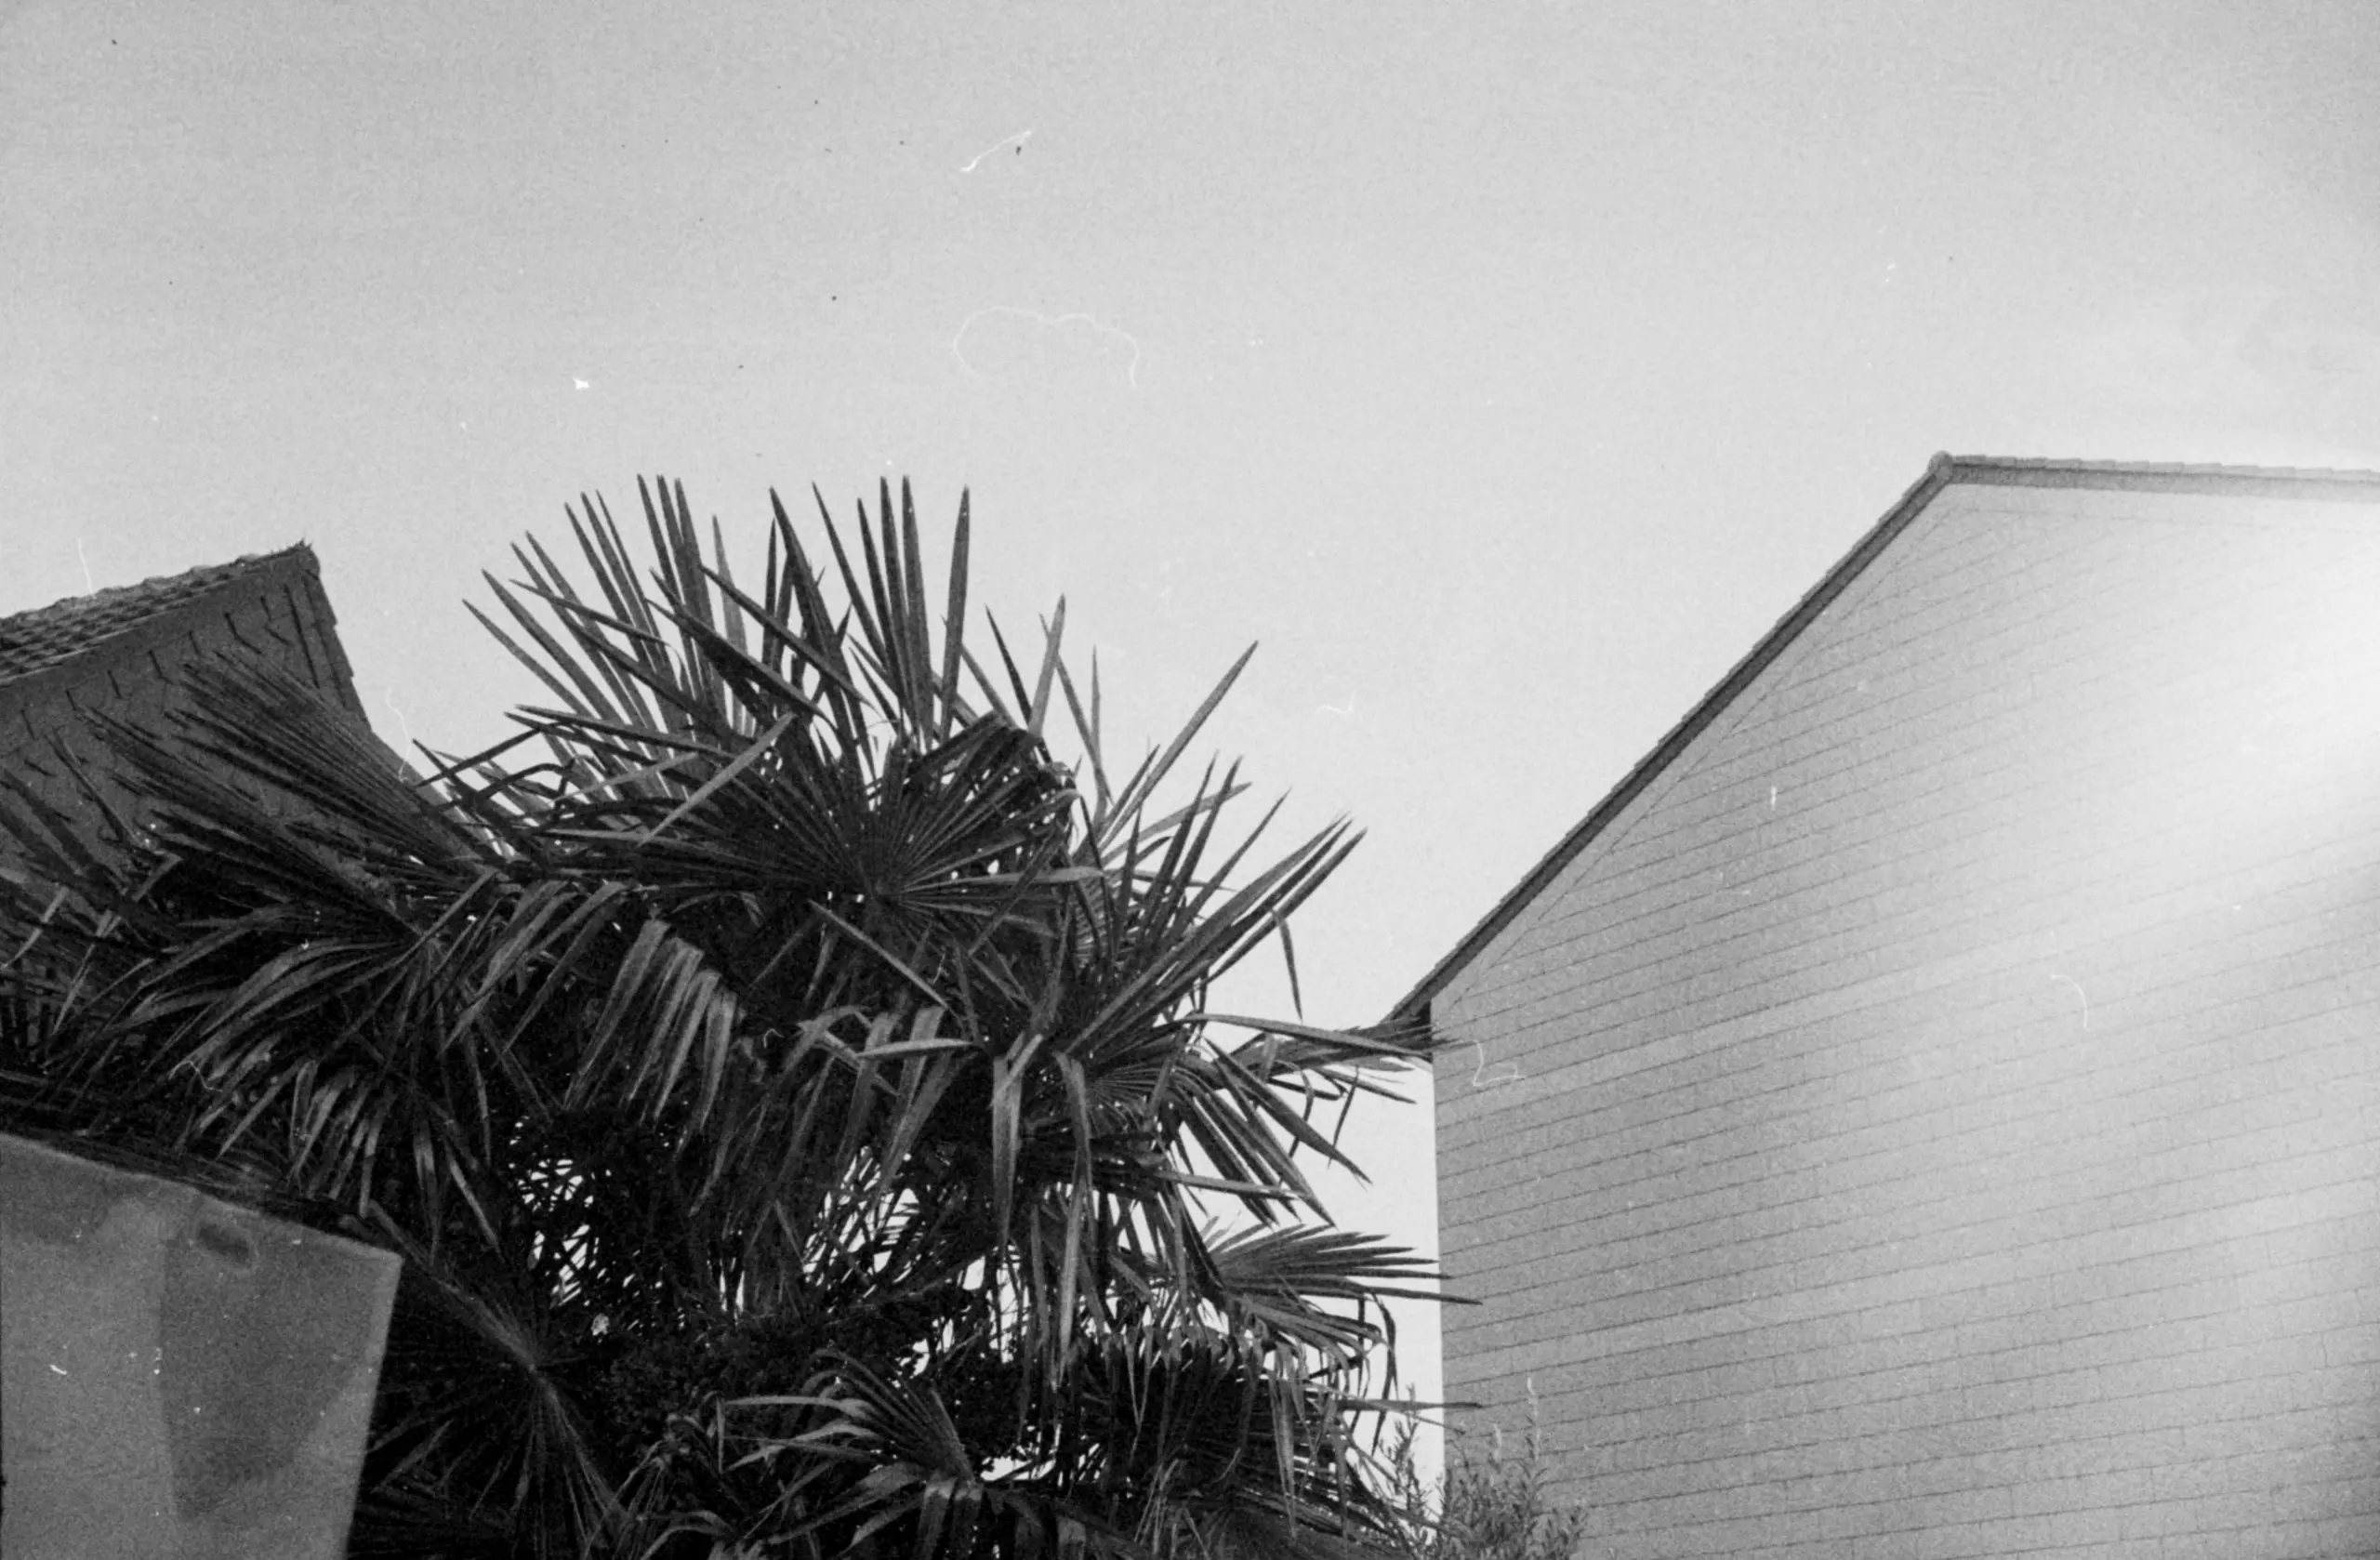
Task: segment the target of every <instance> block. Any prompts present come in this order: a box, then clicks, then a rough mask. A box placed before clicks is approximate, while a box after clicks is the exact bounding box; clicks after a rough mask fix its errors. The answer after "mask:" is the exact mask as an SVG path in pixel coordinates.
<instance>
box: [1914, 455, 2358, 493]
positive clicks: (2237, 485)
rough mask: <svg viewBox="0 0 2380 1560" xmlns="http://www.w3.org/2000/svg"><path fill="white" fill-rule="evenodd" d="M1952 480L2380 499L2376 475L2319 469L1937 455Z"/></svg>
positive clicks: (2132, 490) (1979, 483) (2131, 490)
mask: <svg viewBox="0 0 2380 1560" xmlns="http://www.w3.org/2000/svg"><path fill="white" fill-rule="evenodd" d="M1934 458H1935V460H1936V461H1937V463H1941V462H1948V463H1949V464H1950V466H1951V467H1952V468H1953V469H1955V472H1956V477H1955V480H1956V481H1959V482H1963V483H1975V484H1976V485H1977V486H1980V487H2071V488H2101V489H2109V490H2115V491H2121V492H2129V493H2196V494H2202V495H2205V496H2210V497H2220V498H2299V499H2305V500H2307V501H2309V502H2315V503H2320V502H2322V501H2324V500H2336V499H2342V498H2344V499H2350V500H2360V499H2371V498H2380V471H2356V470H2347V469H2341V468H2337V467H2317V466H2303V467H2300V466H2202V465H2161V464H2157V463H2155V462H2147V461H2127V460H2019V459H2014V458H2011V457H2008V456H1989V455H1950V456H1935V457H1934Z"/></svg>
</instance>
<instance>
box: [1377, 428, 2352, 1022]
mask: <svg viewBox="0 0 2380 1560" xmlns="http://www.w3.org/2000/svg"><path fill="white" fill-rule="evenodd" d="M1951 483H1976V484H1977V485H1980V486H1987V487H2069V488H2105V489H2118V490H2124V491H2131V492H2139V493H2197V494H2205V495H2209V496H2221V497H2241V498H2250V497H2254V498H2303V499H2312V500H2318V501H2319V500H2322V499H2340V498H2347V499H2380V471H2355V470H2343V469H2328V468H2294V467H2275V466H2201V465H2160V464H2154V463H2149V462H2134V461H2117V460H2041V459H2018V458H2012V457H2008V456H1979V455H1958V456H1954V455H1950V454H1937V455H1936V456H1934V458H1933V459H1932V460H1931V461H1929V462H1928V463H1927V465H1926V468H1925V474H1924V476H1923V477H1921V478H1919V479H1918V480H1917V482H1916V483H1914V484H1913V485H1912V486H1911V488H1910V489H1909V491H1908V492H1906V493H1904V494H1902V495H1901V496H1900V500H1899V502H1897V503H1896V504H1895V505H1894V506H1893V507H1892V508H1891V509H1887V510H1885V511H1884V518H1883V519H1881V520H1879V521H1877V522H1876V523H1875V524H1874V525H1872V526H1871V527H1870V528H1869V530H1868V534H1867V535H1864V536H1862V537H1860V538H1859V540H1858V543H1856V544H1855V545H1854V546H1853V547H1852V549H1851V550H1850V551H1849V552H1847V553H1845V554H1844V556H1843V559H1842V561H1841V562H1838V563H1836V564H1835V566H1834V567H1833V568H1831V569H1830V570H1828V571H1827V572H1826V574H1825V575H1824V576H1823V577H1821V578H1820V579H1819V581H1818V584H1817V585H1816V586H1815V587H1813V588H1811V590H1810V592H1809V594H1807V595H1805V596H1804V597H1803V598H1802V599H1801V600H1800V601H1799V602H1795V603H1794V605H1793V610H1792V611H1791V612H1789V613H1787V614H1786V615H1784V616H1783V617H1781V618H1779V619H1778V621H1777V626H1776V627H1775V628H1771V629H1770V630H1769V631H1768V632H1767V633H1766V634H1765V635H1764V636H1763V637H1762V639H1761V641H1760V642H1759V643H1757V644H1755V645H1753V646H1752V650H1751V652H1750V654H1746V655H1745V656H1744V658H1743V659H1742V660H1740V661H1738V662H1737V663H1736V664H1735V666H1734V668H1731V669H1730V670H1729V671H1728V673H1727V675H1726V677H1724V678H1722V679H1720V681H1719V684H1718V686H1717V687H1715V688H1713V689H1712V690H1711V692H1709V693H1708V694H1704V695H1703V696H1702V700H1701V702H1700V703H1699V704H1697V705H1696V706H1695V707H1693V708H1692V709H1690V710H1688V711H1687V712H1686V718H1685V719H1684V720H1682V721H1679V722H1678V723H1677V724H1676V725H1674V726H1673V727H1671V728H1670V732H1669V734H1668V735H1666V736H1664V737H1662V738H1661V740H1660V741H1659V743H1657V744H1656V745H1655V746H1654V747H1653V750H1652V751H1651V752H1649V753H1647V754H1646V755H1645V757H1644V758H1643V759H1641V760H1638V761H1637V763H1636V767H1634V768H1633V769H1632V770H1630V771H1629V772H1628V773H1627V774H1626V775H1625V776H1624V777H1622V778H1621V780H1620V784H1619V785H1617V786H1614V787H1612V788H1611V790H1610V792H1609V793H1608V794H1607V795H1606V796H1605V797H1604V799H1603V800H1601V801H1599V802H1597V803H1595V806H1594V810H1593V812H1591V813H1588V814H1587V815H1586V816H1585V817H1584V818H1583V819H1581V820H1580V822H1579V824H1578V826H1576V827H1575V828H1573V829H1571V830H1570V832H1569V833H1567V834H1566V835H1564V836H1563V837H1562V839H1561V840H1560V841H1559V842H1558V843H1556V844H1555V845H1554V849H1552V850H1551V851H1548V852H1547V853H1545V855H1544V857H1543V859H1541V860H1540V861H1539V862H1538V864H1537V865H1536V866H1532V867H1530V868H1529V870H1528V875H1527V877H1524V878H1523V879H1521V880H1520V881H1519V882H1518V883H1516V884H1514V886H1513V888H1512V890H1511V892H1507V893H1506V894H1505V895H1504V896H1503V898H1501V899H1500V900H1498V901H1497V902H1496V905H1495V907H1494V908H1493V909H1491V910H1489V911H1488V914H1487V915H1486V916H1485V917H1483V918H1482V919H1480V921H1479V924H1478V925H1476V926H1474V927H1473V928H1472V929H1471V930H1470V931H1469V932H1466V933H1464V934H1463V937H1462V940H1461V942H1459V943H1457V944H1456V945H1454V946H1453V947H1452V948H1451V949H1449V950H1448V953H1447V955H1446V957H1444V958H1441V959H1439V960H1438V961H1437V963H1435V964H1434V965H1432V966H1431V967H1430V972H1429V973H1428V974H1426V975H1423V976H1422V977H1421V981H1420V983H1419V984H1417V985H1415V986H1414V987H1413V989H1412V990H1411V991H1408V992H1407V993H1406V994H1405V996H1404V997H1403V998H1401V999H1399V1000H1398V1002H1397V1004H1396V1006H1395V1007H1394V1008H1392V1009H1390V1010H1389V1012H1388V1016H1387V1017H1386V1018H1384V1019H1382V1021H1381V1023H1380V1024H1379V1025H1375V1026H1374V1027H1375V1028H1376V1029H1377V1030H1378V1031H1380V1032H1382V1033H1398V1032H1409V1031H1411V1030H1412V1029H1413V1028H1414V1027H1415V1026H1417V1025H1427V1024H1428V1022H1429V1011H1428V1005H1429V1002H1430V999H1431V998H1434V997H1435V996H1436V995H1437V994H1438V992H1439V991H1440V990H1441V989H1443V988H1444V987H1445V985H1446V984H1447V982H1448V981H1450V980H1452V979H1453V978H1454V976H1455V972H1457V971H1459V970H1461V968H1462V967H1463V966H1464V965H1466V964H1468V963H1470V962H1471V960H1472V959H1473V958H1475V957H1476V956H1477V955H1478V954H1479V952H1480V951H1481V950H1482V949H1483V948H1485V947H1486V946H1487V945H1488V944H1489V943H1490V942H1492V941H1494V940H1495V938H1496V936H1497V934H1498V933H1500V932H1502V931H1503V930H1504V929H1505V928H1506V927H1508V926H1510V925H1511V924H1512V923H1513V921H1514V919H1516V918H1517V917H1518V916H1519V915H1520V913H1521V911H1522V910H1523V909H1524V908H1525V907H1526V906H1527V905H1528V903H1529V901H1531V900H1532V899H1534V898H1536V897H1537V894H1538V892H1539V891H1540V890H1541V889H1543V888H1544V887H1545V886H1546V884H1548V883H1549V882H1551V881H1552V880H1553V879H1554V877H1555V876H1556V875H1558V874H1559V873H1560V872H1561V871H1562V869H1563V868H1564V867H1566V866H1569V865H1570V863H1571V862H1572V861H1573V860H1575V859H1577V857H1578V855H1579V853H1580V852H1581V851H1583V850H1585V849H1586V848H1587V846H1588V845H1589V844H1590V843H1592V842H1593V839H1595V837H1596V836H1597V835H1599V834H1601V833H1602V832H1603V831H1604V828H1605V826H1607V825H1608V824H1609V823H1610V822H1611V820H1612V819H1613V817H1615V816H1616V815H1617V814H1618V813H1620V809H1622V808H1624V807H1626V806H1627V805H1628V804H1629V803H1630V802H1632V801H1633V800H1636V798H1637V796H1638V795H1639V794H1641V793H1642V792H1643V791H1644V789H1645V787H1647V786H1649V785H1651V784H1652V782H1653V780H1654V779H1655V777H1656V776H1658V775H1659V773H1661V772H1662V771H1663V770H1665V769H1667V768H1668V767H1669V766H1670V763H1671V762H1672V760H1675V759H1676V758H1677V757H1678V755H1679V754H1681V753H1683V752H1684V751H1685V750H1686V747H1687V746H1688V745H1689V744H1690V743H1692V742H1693V741H1694V739H1695V738H1696V737H1698V736H1699V735H1701V734H1702V733H1703V731H1704V729H1705V728H1707V727H1708V726H1709V725H1710V724H1711V722H1712V721H1715V720H1717V719H1718V718H1719V715H1720V712H1721V711H1723V710H1725V709H1726V707H1727V706H1728V705H1730V704H1732V703H1733V702H1735V698H1736V695H1737V694H1740V693H1742V692H1743V690H1744V689H1745V688H1746V687H1747V686H1748V685H1750V683H1751V682H1752V679H1754V678H1756V677H1758V676H1759V675H1760V674H1761V673H1762V672H1763V671H1765V670H1766V669H1767V668H1768V665H1769V663H1770V662H1772V661H1774V660H1776V659H1777V657H1778V655H1780V654H1783V653H1784V651H1785V647H1786V646H1787V645H1790V644H1792V642H1793V641H1794V639H1795V638H1796V637H1798V636H1799V635H1800V633H1801V632H1802V630H1803V629H1804V628H1806V627H1808V626H1809V623H1810V621H1811V619H1813V618H1815V617H1817V616H1818V614H1819V613H1821V612H1824V611H1825V610H1826V608H1827V605H1828V604H1829V603H1830V602H1832V601H1833V600H1834V599H1835V598H1836V597H1837V596H1840V595H1841V594H1843V592H1844V590H1845V588H1847V587H1849V585H1850V584H1851V582H1852V581H1853V580H1855V579H1858V577H1859V575H1860V574H1861V572H1862V571H1864V570H1865V569H1866V568H1867V567H1868V565H1869V564H1870V563H1871V562H1873V561H1874V559H1875V557H1876V555H1877V554H1878V553H1879V552H1882V551H1883V550H1884V549H1885V548H1886V547H1888V546H1890V545H1891V543H1892V540H1893V538H1894V537H1896V536H1897V535H1899V534H1900V533H1901V531H1902V530H1903V529H1904V528H1906V527H1907V526H1908V524H1909V522H1911V521H1912V520H1914V519H1916V518H1917V515H1918V514H1919V512H1920V511H1922V510H1923V509H1924V508H1925V506H1926V505H1927V504H1928V503H1930V502H1932V501H1933V498H1934V496H1935V495H1936V494H1937V493H1939V492H1941V491H1942V489H1944V488H1945V487H1948V486H1950V484H1951Z"/></svg>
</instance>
